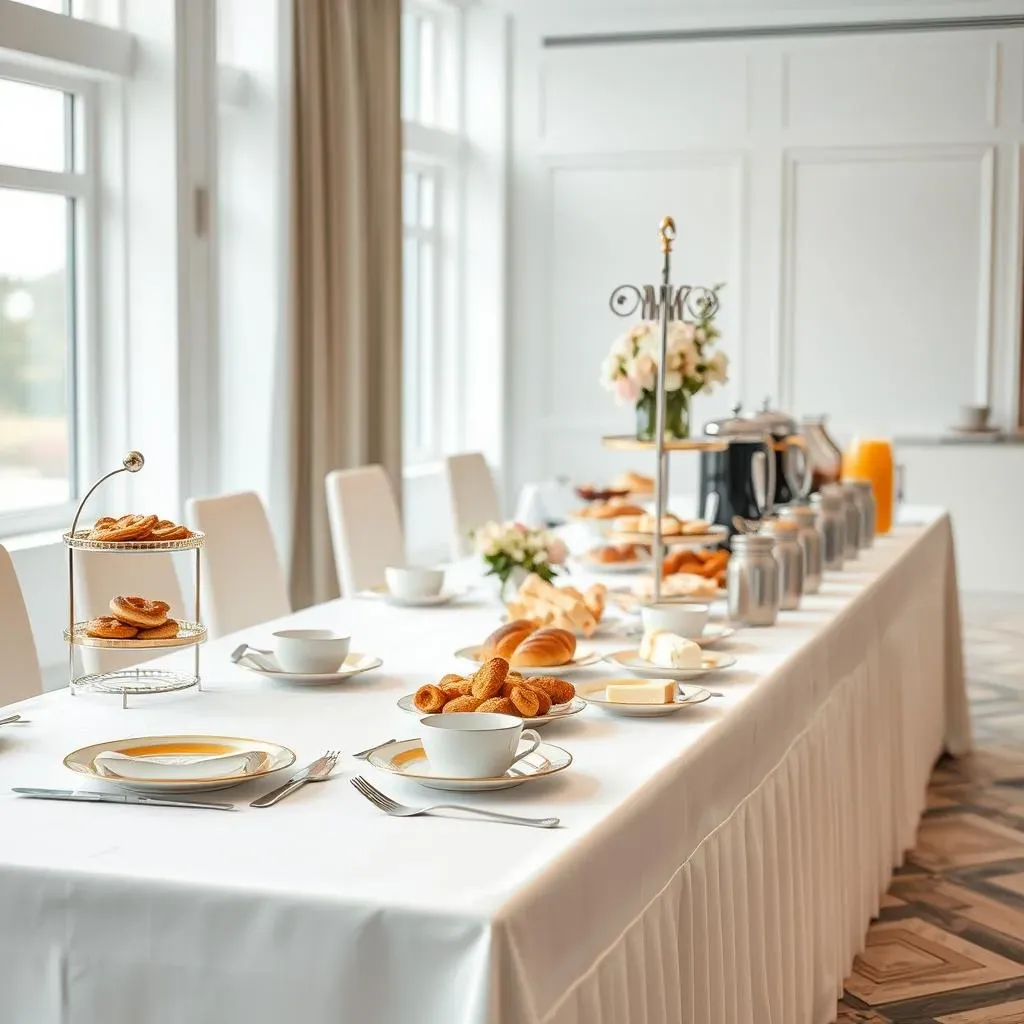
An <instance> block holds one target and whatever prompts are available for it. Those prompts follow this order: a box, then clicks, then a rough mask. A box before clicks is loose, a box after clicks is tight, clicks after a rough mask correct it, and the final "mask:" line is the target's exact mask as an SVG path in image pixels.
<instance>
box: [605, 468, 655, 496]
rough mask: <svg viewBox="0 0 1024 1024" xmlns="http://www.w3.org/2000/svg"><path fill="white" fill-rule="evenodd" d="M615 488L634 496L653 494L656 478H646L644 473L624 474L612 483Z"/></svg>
mask: <svg viewBox="0 0 1024 1024" xmlns="http://www.w3.org/2000/svg"><path fill="white" fill-rule="evenodd" d="M612 486H613V487H621V488H623V489H624V490H627V491H630V492H632V493H634V494H653V493H654V477H652V476H644V475H643V473H633V472H629V473H623V474H622V475H621V476H617V477H616V478H615V479H614V480H613V481H612Z"/></svg>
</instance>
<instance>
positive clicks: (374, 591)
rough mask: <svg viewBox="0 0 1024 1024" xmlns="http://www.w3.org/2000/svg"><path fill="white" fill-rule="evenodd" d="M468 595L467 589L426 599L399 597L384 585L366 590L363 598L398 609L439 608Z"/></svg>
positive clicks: (443, 591)
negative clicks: (385, 603) (377, 600)
mask: <svg viewBox="0 0 1024 1024" xmlns="http://www.w3.org/2000/svg"><path fill="white" fill-rule="evenodd" d="M466 593H467V591H466V590H465V589H460V590H442V591H441V593H440V594H428V595H427V596H425V597H399V595H398V594H392V593H391V591H390V590H388V588H387V586H386V585H385V584H383V583H382V584H381V585H380V586H379V587H370V589H369V590H364V591H363V596H365V597H376V598H379V599H380V600H381V601H385V602H387V603H388V604H391V605H394V606H395V607H396V608H437V607H439V606H440V605H445V604H450V603H451V602H452V601H455V600H457V599H458V598H460V597H465V596H466Z"/></svg>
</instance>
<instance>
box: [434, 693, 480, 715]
mask: <svg viewBox="0 0 1024 1024" xmlns="http://www.w3.org/2000/svg"><path fill="white" fill-rule="evenodd" d="M483 703H484V702H483V701H482V700H481V699H480V698H479V697H474V696H473V694H471V693H467V694H465V695H463V696H462V697H454V698H453V699H452V700H450V701H448V703H447V704H445V706H444V707H443V708H442V710H441V713H442V714H444V715H455V714H458V713H459V712H460V711H478V710H479V709H480V705H481V704H483Z"/></svg>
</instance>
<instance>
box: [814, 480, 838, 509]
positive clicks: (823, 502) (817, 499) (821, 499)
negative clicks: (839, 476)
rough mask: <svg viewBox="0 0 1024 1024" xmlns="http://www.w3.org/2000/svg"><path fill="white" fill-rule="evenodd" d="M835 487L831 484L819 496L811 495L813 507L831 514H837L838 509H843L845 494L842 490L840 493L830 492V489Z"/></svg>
mask: <svg viewBox="0 0 1024 1024" xmlns="http://www.w3.org/2000/svg"><path fill="white" fill-rule="evenodd" d="M832 486H834V485H832V484H829V485H828V486H826V487H823V488H822V489H821V490H820V491H819V492H818V493H817V494H812V495H811V505H812V506H814V507H816V508H822V509H826V510H828V511H831V512H835V511H836V510H837V509H840V508H842V507H843V500H844V499H843V492H842V491H841V490H840V491H839V492H838V493H836V492H835V491H829V487H832Z"/></svg>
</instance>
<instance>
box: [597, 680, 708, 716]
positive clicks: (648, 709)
mask: <svg viewBox="0 0 1024 1024" xmlns="http://www.w3.org/2000/svg"><path fill="white" fill-rule="evenodd" d="M643 682H646V680H644V679H635V678H629V677H627V678H622V679H602V680H601V681H600V682H599V683H597V682H595V683H587V684H585V685H584V686H581V687H580V694H581V695H582V697H583V699H584V700H585V701H586V702H587V703H588V704H593V705H594V706H595V707H598V708H600V709H601V710H602V711H605V712H607V713H608V714H609V715H621V716H622V717H623V718H661V717H663V716H665V715H674V714H675V713H676V712H677V711H682V710H684V709H685V708H689V707H693V705H694V704H703V703H704V701H706V700H708V698H710V696H711V693H710V691H708V690H705V689H704V688H703V687H702V686H684V685H682V684H680V685H679V686H678V687H677V688H676V691H677V692H676V699H675V702H674V703H672V704H621V703H618V702H612V701H610V700H606V699H605V694H606V692H607V690H606V688H607V686H608V684H609V683H619V684H621V683H643Z"/></svg>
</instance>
